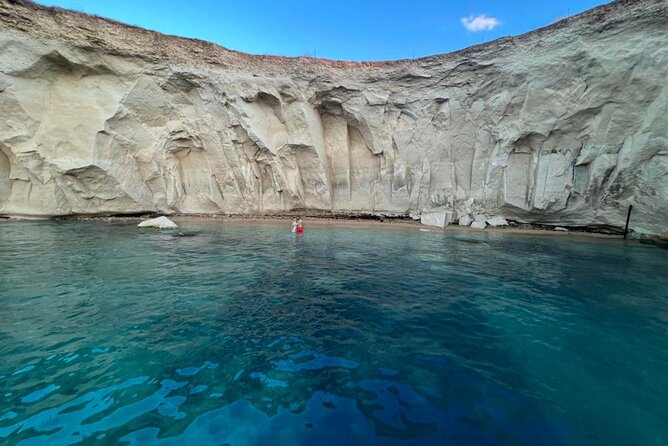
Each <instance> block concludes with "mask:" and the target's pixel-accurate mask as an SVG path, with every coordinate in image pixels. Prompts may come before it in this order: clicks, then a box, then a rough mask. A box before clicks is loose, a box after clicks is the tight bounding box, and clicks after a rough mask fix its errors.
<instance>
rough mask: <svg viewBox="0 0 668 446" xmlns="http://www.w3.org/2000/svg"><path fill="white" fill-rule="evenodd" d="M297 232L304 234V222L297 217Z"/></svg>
mask: <svg viewBox="0 0 668 446" xmlns="http://www.w3.org/2000/svg"><path fill="white" fill-rule="evenodd" d="M297 232H298V233H301V232H304V222H303V221H302V218H301V217H297Z"/></svg>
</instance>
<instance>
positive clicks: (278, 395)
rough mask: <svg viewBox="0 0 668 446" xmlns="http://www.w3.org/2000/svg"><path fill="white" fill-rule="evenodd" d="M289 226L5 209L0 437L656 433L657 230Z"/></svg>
mask: <svg viewBox="0 0 668 446" xmlns="http://www.w3.org/2000/svg"><path fill="white" fill-rule="evenodd" d="M284 229H285V228H282V227H277V226H273V225H253V226H245V225H243V224H242V223H215V224H214V223H198V222H192V223H185V224H183V225H182V227H181V229H180V230H179V231H173V232H158V231H140V230H138V229H137V228H135V227H134V225H132V224H123V223H105V222H90V223H86V222H79V223H74V222H59V223H56V222H39V223H28V222H21V223H17V222H2V223H1V224H0V270H1V271H2V274H1V275H0V305H1V306H2V312H1V313H0V358H2V361H1V362H0V443H3V442H4V443H8V444H24V445H39V444H50V445H52V444H73V443H77V442H82V441H84V442H101V443H109V444H116V443H125V444H133V445H134V444H137V445H143V444H198V445H200V444H201V445H204V444H230V445H267V444H277V445H279V444H286V445H294V444H318V445H340V444H360V445H370V444H383V445H384V444H388V445H393V444H397V445H411V444H415V445H431V444H433V445H442V444H467V445H468V444H541V445H544V444H629V443H635V444H637V443H645V444H664V443H668V432H667V431H666V428H665V426H667V425H668V403H667V401H668V395H667V390H666V389H668V336H666V334H667V333H668V301H667V297H668V275H666V274H665V273H662V272H665V271H668V252H667V251H665V250H661V249H659V248H656V247H652V246H643V245H637V244H633V243H621V242H620V243H618V242H608V243H602V242H595V241H579V242H575V241H571V240H566V239H559V240H552V239H544V238H536V237H530V236H518V235H515V236H513V235H502V234H489V233H475V234H473V233H472V234H466V235H463V234H457V235H446V234H442V233H440V232H436V231H432V232H421V231H417V230H409V231H406V232H398V231H371V230H367V229H349V228H348V229H344V228H310V230H309V231H308V232H307V233H306V234H304V235H303V236H295V234H291V233H289V232H286V231H285V230H284ZM612 420H614V422H613V421H612Z"/></svg>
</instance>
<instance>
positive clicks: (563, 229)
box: [554, 226, 568, 232]
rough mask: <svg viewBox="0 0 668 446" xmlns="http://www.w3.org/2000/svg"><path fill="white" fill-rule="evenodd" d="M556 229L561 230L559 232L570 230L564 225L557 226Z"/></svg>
mask: <svg viewBox="0 0 668 446" xmlns="http://www.w3.org/2000/svg"><path fill="white" fill-rule="evenodd" d="M554 230H555V231H559V232H568V229H566V228H564V227H562V226H556V227H555V228H554Z"/></svg>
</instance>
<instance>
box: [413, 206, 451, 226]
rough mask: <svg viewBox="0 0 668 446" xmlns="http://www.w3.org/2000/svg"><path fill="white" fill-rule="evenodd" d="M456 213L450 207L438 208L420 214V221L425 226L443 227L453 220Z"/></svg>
mask: <svg viewBox="0 0 668 446" xmlns="http://www.w3.org/2000/svg"><path fill="white" fill-rule="evenodd" d="M455 217H456V213H455V211H454V210H452V209H438V210H430V211H425V212H423V213H422V215H421V216H420V223H422V224H423V225H427V226H438V227H439V228H445V227H446V226H447V225H449V224H450V223H453V222H454V221H455Z"/></svg>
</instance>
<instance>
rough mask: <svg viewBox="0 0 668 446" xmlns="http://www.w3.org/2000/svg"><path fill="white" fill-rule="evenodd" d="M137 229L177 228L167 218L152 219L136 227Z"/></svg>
mask: <svg viewBox="0 0 668 446" xmlns="http://www.w3.org/2000/svg"><path fill="white" fill-rule="evenodd" d="M137 227H139V228H156V229H176V228H178V226H177V225H176V223H174V222H173V221H171V220H170V219H169V218H167V217H164V216H163V217H158V218H152V219H150V220H145V221H143V222H141V223H139V224H138V225H137Z"/></svg>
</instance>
